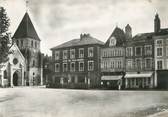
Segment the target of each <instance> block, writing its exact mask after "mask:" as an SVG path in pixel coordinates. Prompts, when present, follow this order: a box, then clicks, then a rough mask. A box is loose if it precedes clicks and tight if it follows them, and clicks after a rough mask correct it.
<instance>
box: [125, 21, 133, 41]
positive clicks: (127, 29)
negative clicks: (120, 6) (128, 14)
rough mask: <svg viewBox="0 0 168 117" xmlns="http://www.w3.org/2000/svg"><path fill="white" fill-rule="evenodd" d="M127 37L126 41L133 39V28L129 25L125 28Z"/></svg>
mask: <svg viewBox="0 0 168 117" xmlns="http://www.w3.org/2000/svg"><path fill="white" fill-rule="evenodd" d="M125 36H126V39H131V38H132V28H131V26H130V25H129V24H127V25H126V27H125Z"/></svg>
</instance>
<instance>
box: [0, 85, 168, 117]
mask: <svg viewBox="0 0 168 117" xmlns="http://www.w3.org/2000/svg"><path fill="white" fill-rule="evenodd" d="M167 110H168V92H167V91H111V90H69V89H46V88H36V87H17V88H3V89H0V117H148V116H149V117H160V116H162V117H166V116H165V115H167V112H168V111H167Z"/></svg>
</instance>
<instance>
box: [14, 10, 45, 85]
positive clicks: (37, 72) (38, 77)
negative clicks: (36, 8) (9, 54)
mask: <svg viewBox="0 0 168 117" xmlns="http://www.w3.org/2000/svg"><path fill="white" fill-rule="evenodd" d="M13 40H14V41H15V42H16V44H17V46H18V47H19V49H20V51H21V52H22V54H23V56H24V58H25V62H26V72H25V79H26V85H30V86H32V85H42V84H43V82H42V81H43V80H42V78H43V76H42V70H43V69H42V56H41V52H40V38H39V36H38V34H37V32H36V30H35V28H34V26H33V23H32V21H31V19H30V17H29V14H28V12H26V13H25V15H24V17H23V19H22V21H21V23H20V24H19V26H18V28H17V30H16V32H15V33H14V36H13Z"/></svg>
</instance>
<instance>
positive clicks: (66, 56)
mask: <svg viewBox="0 0 168 117" xmlns="http://www.w3.org/2000/svg"><path fill="white" fill-rule="evenodd" d="M67 58H68V51H67V50H64V51H63V59H67Z"/></svg>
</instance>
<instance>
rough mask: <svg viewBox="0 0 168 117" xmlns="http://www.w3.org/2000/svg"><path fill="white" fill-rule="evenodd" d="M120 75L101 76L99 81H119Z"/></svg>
mask: <svg viewBox="0 0 168 117" xmlns="http://www.w3.org/2000/svg"><path fill="white" fill-rule="evenodd" d="M121 78H122V75H118V76H117V75H113V76H102V77H101V80H120V79H121Z"/></svg>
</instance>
